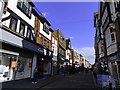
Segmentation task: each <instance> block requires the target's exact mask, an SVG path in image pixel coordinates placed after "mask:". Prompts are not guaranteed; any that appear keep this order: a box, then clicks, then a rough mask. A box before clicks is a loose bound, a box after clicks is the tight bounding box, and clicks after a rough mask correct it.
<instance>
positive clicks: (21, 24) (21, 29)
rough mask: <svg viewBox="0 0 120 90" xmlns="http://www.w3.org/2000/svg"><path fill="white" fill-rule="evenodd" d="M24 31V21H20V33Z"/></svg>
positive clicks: (22, 33)
mask: <svg viewBox="0 0 120 90" xmlns="http://www.w3.org/2000/svg"><path fill="white" fill-rule="evenodd" d="M24 32H25V25H24V24H23V23H20V29H19V33H20V34H21V35H24Z"/></svg>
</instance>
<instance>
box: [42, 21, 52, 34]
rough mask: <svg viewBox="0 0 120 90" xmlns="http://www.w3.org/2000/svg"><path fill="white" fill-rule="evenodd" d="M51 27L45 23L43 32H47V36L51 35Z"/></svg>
mask: <svg viewBox="0 0 120 90" xmlns="http://www.w3.org/2000/svg"><path fill="white" fill-rule="evenodd" d="M49 29H50V28H49V26H48V25H47V23H46V22H45V23H44V27H43V31H45V32H46V33H47V34H49Z"/></svg>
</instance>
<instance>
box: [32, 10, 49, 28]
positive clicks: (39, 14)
mask: <svg viewBox="0 0 120 90" xmlns="http://www.w3.org/2000/svg"><path fill="white" fill-rule="evenodd" d="M33 13H34V14H35V15H36V16H37V17H38V18H39V19H41V21H42V22H46V23H47V24H48V25H49V26H51V24H50V23H49V21H48V20H47V19H46V18H45V17H44V16H43V14H42V13H41V12H40V11H39V10H37V8H33Z"/></svg>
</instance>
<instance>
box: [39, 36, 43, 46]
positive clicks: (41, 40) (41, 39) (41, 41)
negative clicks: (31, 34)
mask: <svg viewBox="0 0 120 90" xmlns="http://www.w3.org/2000/svg"><path fill="white" fill-rule="evenodd" d="M42 43H43V37H41V38H40V44H41V45H42Z"/></svg>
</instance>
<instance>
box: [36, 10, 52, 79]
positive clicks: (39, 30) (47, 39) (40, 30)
mask: <svg viewBox="0 0 120 90" xmlns="http://www.w3.org/2000/svg"><path fill="white" fill-rule="evenodd" d="M34 12H35V23H34V28H35V29H34V32H35V40H36V43H37V44H39V45H40V46H41V47H42V48H43V52H44V53H43V54H42V55H41V54H39V55H37V68H38V76H39V78H41V77H43V76H44V77H45V76H50V75H52V42H51V41H52V40H51V37H52V32H53V30H52V29H51V28H50V26H51V25H50V23H49V22H48V20H47V19H46V18H45V17H44V16H43V15H42V14H41V13H39V12H38V11H37V10H34ZM40 50H42V49H40Z"/></svg>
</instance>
